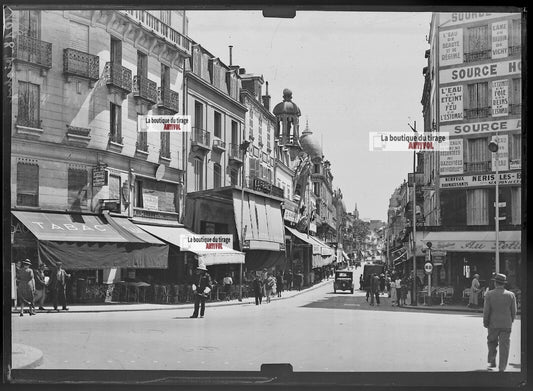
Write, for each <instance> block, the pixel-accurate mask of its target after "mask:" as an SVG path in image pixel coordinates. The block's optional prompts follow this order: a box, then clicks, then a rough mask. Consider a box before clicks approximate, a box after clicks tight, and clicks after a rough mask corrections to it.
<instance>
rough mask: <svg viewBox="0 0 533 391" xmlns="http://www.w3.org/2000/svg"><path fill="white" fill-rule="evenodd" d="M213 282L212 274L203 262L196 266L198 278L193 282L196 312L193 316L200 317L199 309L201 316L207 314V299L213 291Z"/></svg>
mask: <svg viewBox="0 0 533 391" xmlns="http://www.w3.org/2000/svg"><path fill="white" fill-rule="evenodd" d="M211 289H212V283H211V276H210V275H209V273H207V268H206V267H205V265H203V264H199V265H198V267H197V268H196V279H195V281H194V284H192V291H193V294H194V312H193V314H192V315H191V316H190V317H191V318H198V310H200V318H203V317H204V314H205V299H206V298H207V295H209V292H211Z"/></svg>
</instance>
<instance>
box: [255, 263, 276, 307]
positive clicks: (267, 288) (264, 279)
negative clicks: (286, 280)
mask: <svg viewBox="0 0 533 391" xmlns="http://www.w3.org/2000/svg"><path fill="white" fill-rule="evenodd" d="M252 289H253V291H254V298H255V305H260V304H262V302H263V297H265V300H266V302H267V303H270V300H271V297H272V296H274V295H276V296H277V297H281V293H282V292H283V276H282V274H281V272H279V273H277V274H276V275H274V274H273V273H272V272H268V270H267V269H263V271H262V272H261V275H258V274H257V273H256V274H255V275H254V279H253V281H252Z"/></svg>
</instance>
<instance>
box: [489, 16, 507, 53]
mask: <svg viewBox="0 0 533 391" xmlns="http://www.w3.org/2000/svg"><path fill="white" fill-rule="evenodd" d="M491 26H492V29H491V30H492V51H491V53H492V58H506V57H507V56H508V52H509V47H508V46H509V38H508V37H509V33H508V31H509V27H508V26H509V24H508V22H507V20H504V21H502V22H496V23H492V25H491Z"/></svg>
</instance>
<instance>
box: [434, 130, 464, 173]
mask: <svg viewBox="0 0 533 391" xmlns="http://www.w3.org/2000/svg"><path fill="white" fill-rule="evenodd" d="M439 155H440V157H439V158H440V162H439V163H440V164H439V166H440V169H439V170H440V174H441V175H454V174H462V173H463V139H462V138H460V139H454V140H450V149H449V150H448V151H441V152H440V154H439Z"/></svg>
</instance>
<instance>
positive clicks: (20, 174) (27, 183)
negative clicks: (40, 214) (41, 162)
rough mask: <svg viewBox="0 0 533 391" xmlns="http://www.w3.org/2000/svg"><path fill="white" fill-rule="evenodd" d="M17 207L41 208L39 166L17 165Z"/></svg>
mask: <svg viewBox="0 0 533 391" xmlns="http://www.w3.org/2000/svg"><path fill="white" fill-rule="evenodd" d="M17 205H18V206H39V166H38V165H36V164H27V163H18V164H17Z"/></svg>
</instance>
